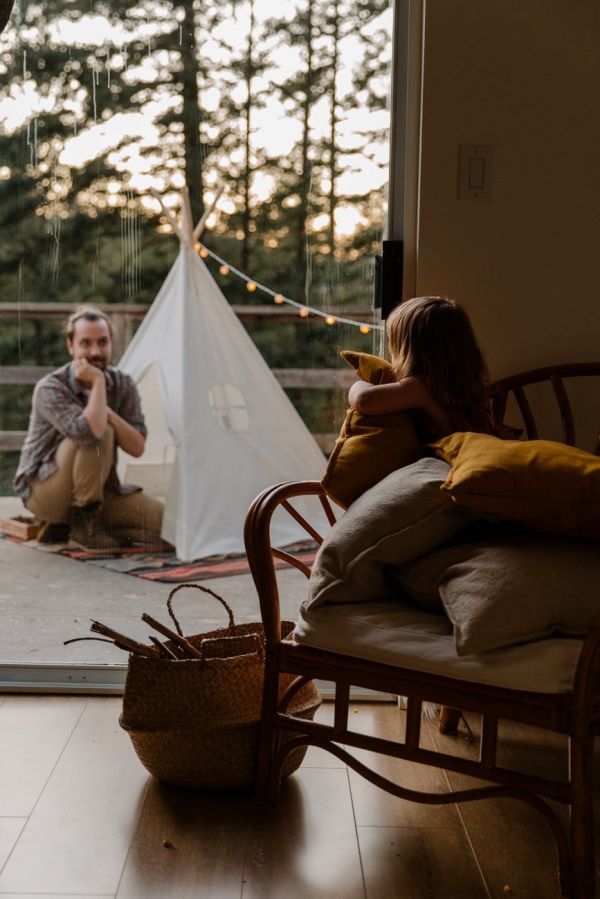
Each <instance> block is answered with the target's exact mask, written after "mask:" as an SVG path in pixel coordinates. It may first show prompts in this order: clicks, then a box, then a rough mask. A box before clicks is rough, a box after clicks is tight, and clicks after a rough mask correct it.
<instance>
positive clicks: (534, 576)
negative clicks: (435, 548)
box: [433, 534, 600, 656]
mask: <svg viewBox="0 0 600 899" xmlns="http://www.w3.org/2000/svg"><path fill="white" fill-rule="evenodd" d="M463 550H464V554H463V558H462V560H460V561H455V562H453V564H450V565H449V566H448V567H447V568H446V570H445V572H444V574H443V575H442V577H441V580H440V585H439V592H440V596H441V600H442V602H443V604H444V608H445V610H446V614H447V615H448V618H449V619H450V621H451V622H452V624H453V626H454V639H455V643H456V652H457V654H458V655H459V656H463V655H469V654H471V653H479V652H486V651H487V650H490V649H498V648H499V647H501V646H510V645H512V644H514V643H525V642H528V641H530V640H539V639H542V638H544V637H549V636H551V635H552V634H555V633H557V632H558V633H560V634H565V635H568V636H572V637H577V636H581V635H583V634H585V633H586V631H587V630H589V627H590V625H591V622H592V619H593V618H594V616H595V615H596V614H597V613H598V612H600V555H599V554H598V547H597V545H595V544H593V543H584V542H577V541H568V540H565V539H558V538H556V537H541V536H537V535H534V534H523V535H521V536H520V537H515V538H513V539H512V540H510V541H507V542H502V543H499V544H496V545H494V544H487V545H484V544H470V545H465V546H463ZM433 555H438V553H434V554H433ZM439 555H444V551H443V550H442V551H440V553H439ZM447 558H449V557H448V556H447ZM439 561H440V562H442V563H443V559H440V560H439Z"/></svg>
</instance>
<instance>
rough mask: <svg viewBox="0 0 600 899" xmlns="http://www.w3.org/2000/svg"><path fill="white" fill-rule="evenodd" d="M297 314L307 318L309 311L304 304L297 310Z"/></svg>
mask: <svg viewBox="0 0 600 899" xmlns="http://www.w3.org/2000/svg"><path fill="white" fill-rule="evenodd" d="M298 315H299V316H300V318H308V316H309V311H308V309H307V308H306V306H302V308H301V309H300V311H299V312H298Z"/></svg>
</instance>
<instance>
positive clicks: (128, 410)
mask: <svg viewBox="0 0 600 899" xmlns="http://www.w3.org/2000/svg"><path fill="white" fill-rule="evenodd" d="M104 375H105V378H106V399H107V403H108V406H109V407H110V408H111V409H112V410H113V412H116V413H117V415H120V416H121V418H124V419H125V421H127V422H129V424H130V425H132V427H134V428H135V429H136V431H139V432H140V434H143V435H144V437H145V436H146V433H147V432H146V426H145V424H144V416H143V415H142V407H141V404H140V397H139V394H138V391H137V388H136V386H135V384H134V382H133V380H132V378H131V377H130V376H129V375H126V374H125V373H124V372H121V371H119V370H118V369H117V368H113V367H112V366H111V365H109V366H107V368H106V369H105V370H104ZM87 398H88V394H87V392H86V391H85V390H84V389H83V388H82V385H81V384H80V383H79V381H77V379H76V378H75V376H74V375H73V367H72V363H71V362H68V363H67V364H66V365H63V366H62V367H61V368H58V369H57V370H56V371H54V372H52V373H51V374H49V375H46V376H45V377H44V378H42V379H41V380H40V381H38V383H37V384H36V386H35V389H34V391H33V401H32V410H31V417H30V419H29V430H28V431H27V437H26V438H25V443H24V444H23V449H22V450H21V459H20V462H19V467H18V469H17V473H16V475H15V479H14V481H13V487H14V490H15V493H16V494H17V496H20V497H21V498H22V499H23V500H26V499H27V498H28V496H29V493H30V492H31V487H30V484H31V481H33V480H36V481H43V480H45V479H46V478H48V477H50V475H51V474H54V472H55V471H56V470H57V467H58V466H57V464H56V461H55V457H56V451H57V449H58V446H59V444H60V442H61V440H63V439H64V438H65V437H70V438H71V440H74V441H75V442H76V443H81V444H82V445H84V446H94V445H97V444H99V443H100V440H99V439H98V438H97V437H95V436H94V433H93V431H92V429H91V428H90V426H89V424H88V421H87V419H86V418H85V416H84V415H83V410H84V409H85V406H86V403H87ZM109 484H110V489H112V490H114V491H115V492H117V493H131V491H132V489H133V490H135V489H137V488H135V487H134V488H132V487H123V486H121V485H120V484H119V482H118V479H117V476H116V472H115V471H114V469H113V471H112V472H111V475H110V476H109Z"/></svg>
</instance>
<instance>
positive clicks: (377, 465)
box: [321, 350, 422, 509]
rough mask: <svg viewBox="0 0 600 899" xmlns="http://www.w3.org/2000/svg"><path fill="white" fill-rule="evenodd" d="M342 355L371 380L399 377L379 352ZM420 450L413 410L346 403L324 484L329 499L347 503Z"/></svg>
mask: <svg viewBox="0 0 600 899" xmlns="http://www.w3.org/2000/svg"><path fill="white" fill-rule="evenodd" d="M340 355H341V356H342V358H343V359H345V361H346V362H348V364H349V365H351V366H352V367H353V368H354V369H355V370H356V373H357V375H358V377H359V378H361V380H363V381H368V382H369V384H389V383H392V382H393V381H394V380H395V378H394V374H393V371H392V366H391V365H390V363H389V362H387V361H386V360H385V359H380V358H379V356H372V355H370V354H369V353H359V352H355V351H354V350H342V352H341V354H340ZM421 455H422V448H421V444H420V442H419V438H418V437H417V432H416V430H415V426H414V422H413V420H412V418H411V416H410V413H408V412H395V413H392V414H389V415H364V414H362V413H360V412H357V411H356V410H355V409H348V411H347V413H346V418H345V420H344V423H343V425H342V429H341V431H340V436H339V437H338V439H337V440H336V443H335V447H334V449H333V451H332V453H331V456H330V457H329V461H328V463H327V467H326V469H325V474H324V475H323V479H322V481H321V484H322V486H323V489H324V490H325V492H326V493H327V495H328V496H330V497H331V499H333V500H334V501H335V502H336V503H338V505H340V506H342V508H344V509H347V508H348V506H350V505H351V504H352V503H353V502H354V501H355V500H356V499H357V498H358V497H359V496H361V495H362V494H363V493H364V492H365V490H368V489H369V488H370V487H372V486H373V485H374V484H377V483H378V481H381V480H382V478H384V477H385V476H386V475H388V474H389V473H390V472H391V471H395V470H396V469H397V468H400V467H402V466H403V465H408V464H410V463H411V462H415V461H416V460H417V459H418V458H419V457H420V456H421Z"/></svg>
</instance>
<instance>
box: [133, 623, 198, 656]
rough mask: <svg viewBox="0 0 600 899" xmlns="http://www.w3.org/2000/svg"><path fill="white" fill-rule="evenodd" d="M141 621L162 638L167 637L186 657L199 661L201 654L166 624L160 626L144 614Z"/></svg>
mask: <svg viewBox="0 0 600 899" xmlns="http://www.w3.org/2000/svg"><path fill="white" fill-rule="evenodd" d="M142 621H145V622H146V624H149V625H150V627H153V628H154V630H155V631H158V632H159V634H163V636H165V637H168V638H169V640H171V641H172V642H173V643H175V644H176V646H179V648H180V649H183V650H184V651H185V653H186V654H187V656H188V657H189V656H191V657H192V658H193V659H201V658H202V655H201V653H200V652H199V651H198V650H197V649H196V647H195V646H193V645H192V644H191V643H190V641H189V640H186V639H185V637H180V636H179V634H177V633H176V632H175V631H172V630H171V628H170V627H167V625H166V624H161V622H160V621H157V620H156V618H152V616H151V615H148V614H147V613H146V612H144V614H143V615H142Z"/></svg>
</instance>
